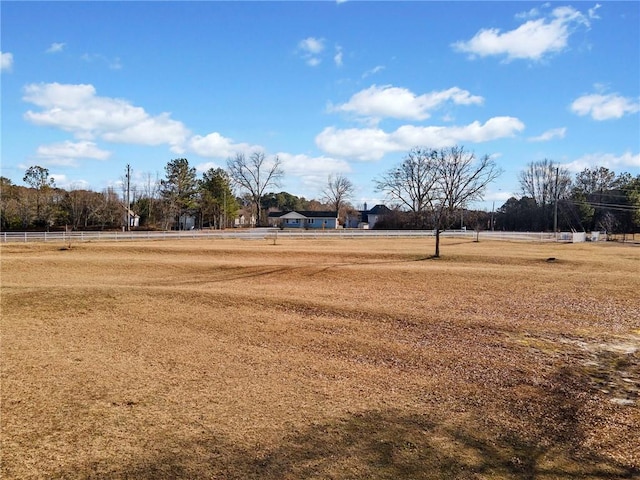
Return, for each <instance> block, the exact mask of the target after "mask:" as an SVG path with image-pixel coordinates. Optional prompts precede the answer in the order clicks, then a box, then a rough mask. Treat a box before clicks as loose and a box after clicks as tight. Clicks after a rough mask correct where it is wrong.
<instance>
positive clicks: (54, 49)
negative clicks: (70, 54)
mask: <svg viewBox="0 0 640 480" xmlns="http://www.w3.org/2000/svg"><path fill="white" fill-rule="evenodd" d="M65 46H66V43H56V42H54V43H52V44H51V46H50V47H49V48H47V50H46V52H47V53H59V52H61V51H62V50H64V47H65Z"/></svg>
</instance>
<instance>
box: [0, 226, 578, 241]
mask: <svg viewBox="0 0 640 480" xmlns="http://www.w3.org/2000/svg"><path fill="white" fill-rule="evenodd" d="M434 235H435V232H434V231H433V230H359V229H336V230H298V229H295V230H279V229H277V228H252V229H245V228H241V229H229V230H188V231H163V232H151V231H149V232H117V231H107V232H0V241H1V242H2V243H8V242H22V243H26V242H60V243H74V242H92V241H95V242H97V241H101V242H102V241H133V240H170V239H216V238H217V239H225V238H226V239H229V238H236V239H243V240H266V239H274V238H310V239H312V238H390V237H403V238H412V237H413V238H420V237H432V236H434ZM441 236H442V237H458V238H468V239H470V240H510V241H525V242H554V241H559V242H572V241H574V237H573V233H570V232H562V233H558V234H554V233H547V232H491V231H482V232H475V231H473V230H445V231H443V232H441Z"/></svg>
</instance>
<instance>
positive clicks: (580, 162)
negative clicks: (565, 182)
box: [563, 152, 640, 173]
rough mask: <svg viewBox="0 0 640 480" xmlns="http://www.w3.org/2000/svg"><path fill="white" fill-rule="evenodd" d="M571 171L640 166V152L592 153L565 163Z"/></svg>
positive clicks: (564, 165)
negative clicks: (620, 153)
mask: <svg viewBox="0 0 640 480" xmlns="http://www.w3.org/2000/svg"><path fill="white" fill-rule="evenodd" d="M563 167H565V168H567V169H568V170H569V171H571V172H576V173H577V172H581V171H582V170H584V169H585V168H597V167H606V168H609V169H611V170H621V169H626V168H640V153H631V152H625V153H623V154H622V155H616V154H613V153H590V154H587V155H583V156H582V157H580V158H577V159H576V160H574V161H572V162H569V163H565V164H563Z"/></svg>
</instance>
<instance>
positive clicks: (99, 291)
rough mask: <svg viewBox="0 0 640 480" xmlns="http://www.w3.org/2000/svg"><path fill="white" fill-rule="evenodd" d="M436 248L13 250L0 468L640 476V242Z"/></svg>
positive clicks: (29, 472) (124, 473) (168, 473)
mask: <svg viewBox="0 0 640 480" xmlns="http://www.w3.org/2000/svg"><path fill="white" fill-rule="evenodd" d="M443 242H444V243H443V245H442V254H443V257H442V258H440V259H431V258H429V255H430V254H431V253H432V251H433V240H428V239H393V240H385V239H362V240H348V239H343V240H321V239H317V240H304V239H296V240H293V239H289V240H287V239H285V240H279V241H278V242H277V244H276V245H273V244H272V243H273V242H266V241H243V240H182V241H166V242H163V241H156V242H144V241H143V242H122V243H116V242H113V243H106V242H105V243H78V244H74V245H73V246H72V248H71V249H64V248H62V247H63V246H62V245H60V244H3V245H1V246H0V255H1V257H0V258H1V268H2V270H1V274H2V277H1V307H2V312H1V313H2V341H1V345H0V347H1V361H2V367H1V368H2V370H1V375H2V385H1V386H2V399H1V400H2V403H1V417H0V420H1V440H2V447H1V448H2V458H1V470H0V476H1V477H2V478H3V479H14V478H15V479H18V478H19V479H36V478H95V479H98V478H100V479H105V478H106V479H121V478H129V479H163V478H189V479H200V478H202V479H204V478H207V479H267V480H269V479H273V480H275V479H364V478H366V479H498V478H499V479H503V478H506V479H561V478H567V479H578V478H580V479H603V478H610V479H614V478H639V477H640V440H639V439H640V433H639V432H640V398H639V389H640V367H639V365H640V298H639V292H640V247H638V246H631V245H621V244H616V243H599V244H591V243H586V244H581V245H579V244H576V245H573V244H531V243H507V242H483V241H481V242H479V243H474V242H471V241H460V240H458V241H454V240H446V239H445V240H444V241H443ZM551 257H553V258H555V260H554V261H549V260H548V259H550V258H551Z"/></svg>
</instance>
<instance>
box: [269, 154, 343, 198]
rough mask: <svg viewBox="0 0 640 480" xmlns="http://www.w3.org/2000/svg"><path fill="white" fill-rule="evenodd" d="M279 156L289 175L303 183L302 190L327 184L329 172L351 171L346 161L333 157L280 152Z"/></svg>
mask: <svg viewBox="0 0 640 480" xmlns="http://www.w3.org/2000/svg"><path fill="white" fill-rule="evenodd" d="M278 158H279V159H280V160H281V161H282V167H283V169H284V171H285V172H286V174H287V177H289V178H290V177H295V178H296V179H297V180H298V181H299V182H300V183H301V191H302V192H313V191H315V190H317V189H318V186H319V185H324V184H326V182H327V177H328V176H329V174H332V173H349V172H350V171H351V167H350V166H349V164H348V163H347V162H346V161H344V160H340V159H336V158H331V157H325V156H319V157H310V156H308V155H304V154H297V155H296V154H291V153H283V152H280V153H278ZM307 195H308V193H307Z"/></svg>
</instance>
